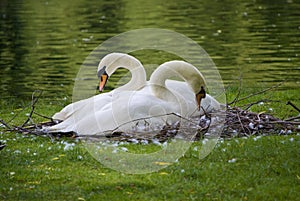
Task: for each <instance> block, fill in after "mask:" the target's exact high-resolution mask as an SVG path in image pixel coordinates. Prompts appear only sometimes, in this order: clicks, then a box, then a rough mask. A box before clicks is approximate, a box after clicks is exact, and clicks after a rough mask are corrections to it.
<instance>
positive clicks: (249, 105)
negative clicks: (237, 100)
mask: <svg viewBox="0 0 300 201" xmlns="http://www.w3.org/2000/svg"><path fill="white" fill-rule="evenodd" d="M264 102H280V101H275V100H269V99H262V100H259V101H256V102H253V103H249V104H247V105H246V108H245V110H249V109H250V108H251V107H252V106H253V105H257V104H259V103H264ZM243 106H245V105H241V106H240V107H243Z"/></svg>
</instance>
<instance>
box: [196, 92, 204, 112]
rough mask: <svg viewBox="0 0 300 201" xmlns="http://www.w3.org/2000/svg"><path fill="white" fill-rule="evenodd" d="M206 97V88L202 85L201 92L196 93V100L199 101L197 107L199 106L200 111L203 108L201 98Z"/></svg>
mask: <svg viewBox="0 0 300 201" xmlns="http://www.w3.org/2000/svg"><path fill="white" fill-rule="evenodd" d="M205 97H206V92H205V90H204V88H203V87H201V90H200V91H199V93H197V94H196V102H197V107H198V111H200V108H201V100H202V98H205Z"/></svg>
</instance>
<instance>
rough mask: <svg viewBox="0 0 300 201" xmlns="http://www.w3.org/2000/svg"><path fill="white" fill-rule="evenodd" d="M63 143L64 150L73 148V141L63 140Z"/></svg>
mask: <svg viewBox="0 0 300 201" xmlns="http://www.w3.org/2000/svg"><path fill="white" fill-rule="evenodd" d="M64 144H65V147H64V151H68V150H73V147H74V146H75V144H74V143H67V142H65V143H64Z"/></svg>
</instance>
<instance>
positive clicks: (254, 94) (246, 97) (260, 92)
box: [228, 82, 283, 105]
mask: <svg viewBox="0 0 300 201" xmlns="http://www.w3.org/2000/svg"><path fill="white" fill-rule="evenodd" d="M282 84H283V82H281V83H279V84H277V85H275V86H272V87H269V88H267V89H264V90H262V91H259V92H256V93H253V94H250V95H248V96H245V97H242V98H240V99H238V100H236V101H235V102H234V103H237V102H240V101H242V100H245V99H248V98H250V97H252V96H256V95H259V94H262V93H264V92H266V91H270V90H272V89H274V88H277V87H279V86H280V85H282ZM230 104H232V103H229V104H228V105H230Z"/></svg>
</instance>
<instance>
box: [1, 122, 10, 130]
mask: <svg viewBox="0 0 300 201" xmlns="http://www.w3.org/2000/svg"><path fill="white" fill-rule="evenodd" d="M0 122H1V123H2V124H3V125H4V126H5V127H6V128H7V129H9V130H10V129H11V127H10V126H9V125H8V124H7V123H6V122H5V121H4V120H3V119H0Z"/></svg>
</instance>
